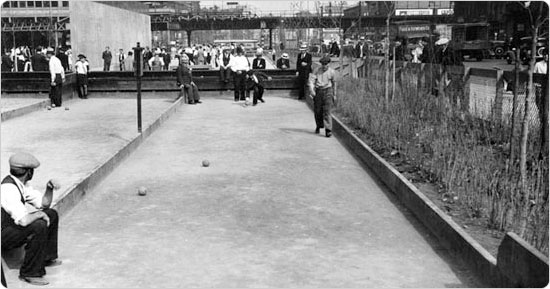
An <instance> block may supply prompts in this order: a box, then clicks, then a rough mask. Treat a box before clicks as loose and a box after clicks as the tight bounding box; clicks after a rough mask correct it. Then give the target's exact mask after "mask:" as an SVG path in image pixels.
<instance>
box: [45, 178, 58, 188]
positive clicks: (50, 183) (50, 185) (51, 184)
mask: <svg viewBox="0 0 550 289" xmlns="http://www.w3.org/2000/svg"><path fill="white" fill-rule="evenodd" d="M46 186H47V187H48V188H50V189H54V190H59V189H60V188H61V184H60V183H59V181H58V180H56V179H50V180H49V181H48V183H47V184H46Z"/></svg>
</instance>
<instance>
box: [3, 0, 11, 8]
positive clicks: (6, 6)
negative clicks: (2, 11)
mask: <svg viewBox="0 0 550 289" xmlns="http://www.w3.org/2000/svg"><path fill="white" fill-rule="evenodd" d="M2 7H4V8H10V1H6V2H4V3H2Z"/></svg>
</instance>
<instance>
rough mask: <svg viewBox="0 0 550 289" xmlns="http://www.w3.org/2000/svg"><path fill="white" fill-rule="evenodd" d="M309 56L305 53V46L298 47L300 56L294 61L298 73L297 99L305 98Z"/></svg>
mask: <svg viewBox="0 0 550 289" xmlns="http://www.w3.org/2000/svg"><path fill="white" fill-rule="evenodd" d="M311 63H312V60H311V54H309V53H308V52H307V45H306V44H303V45H301V46H300V54H298V60H296V70H297V71H298V85H299V95H298V99H305V98H306V85H308V81H309V73H310V72H311Z"/></svg>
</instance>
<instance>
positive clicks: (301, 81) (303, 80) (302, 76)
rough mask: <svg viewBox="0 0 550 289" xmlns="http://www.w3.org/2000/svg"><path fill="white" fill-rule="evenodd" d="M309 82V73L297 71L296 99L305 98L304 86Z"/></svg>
mask: <svg viewBox="0 0 550 289" xmlns="http://www.w3.org/2000/svg"><path fill="white" fill-rule="evenodd" d="M308 81H309V71H303V70H302V71H299V72H298V85H299V88H298V99H305V98H306V86H307V85H308Z"/></svg>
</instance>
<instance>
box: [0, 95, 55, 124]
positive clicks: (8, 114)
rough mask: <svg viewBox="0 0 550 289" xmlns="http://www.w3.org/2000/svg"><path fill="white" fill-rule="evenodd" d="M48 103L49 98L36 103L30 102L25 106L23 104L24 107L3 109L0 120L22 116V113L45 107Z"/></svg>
mask: <svg viewBox="0 0 550 289" xmlns="http://www.w3.org/2000/svg"><path fill="white" fill-rule="evenodd" d="M48 105H50V100H49V99H48V100H44V101H41V102H38V103H34V104H31V105H27V106H24V107H20V108H16V109H12V110H8V111H4V112H2V118H1V121H6V120H10V119H13V118H16V117H19V116H22V115H25V114H28V113H31V112H35V111H38V110H41V109H43V108H45V107H46V106H48Z"/></svg>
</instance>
